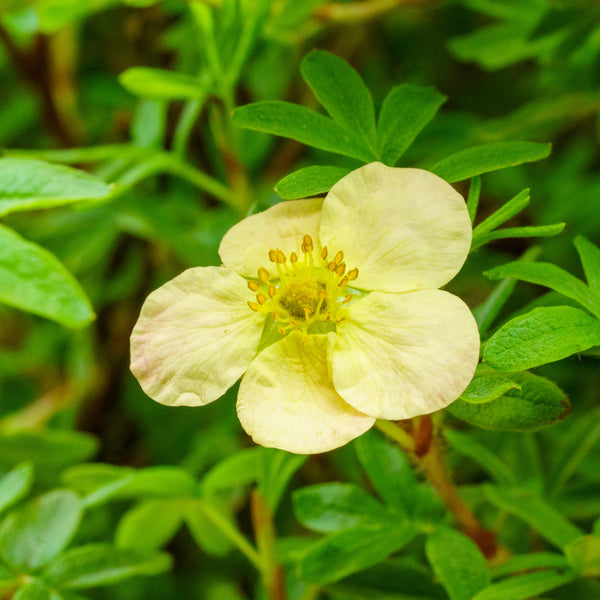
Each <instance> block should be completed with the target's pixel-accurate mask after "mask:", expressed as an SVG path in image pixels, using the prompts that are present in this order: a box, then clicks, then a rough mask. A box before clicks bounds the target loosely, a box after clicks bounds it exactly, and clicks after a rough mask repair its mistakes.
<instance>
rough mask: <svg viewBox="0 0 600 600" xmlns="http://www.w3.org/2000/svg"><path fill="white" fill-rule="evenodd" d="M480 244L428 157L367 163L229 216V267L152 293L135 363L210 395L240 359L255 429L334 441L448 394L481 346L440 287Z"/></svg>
mask: <svg viewBox="0 0 600 600" xmlns="http://www.w3.org/2000/svg"><path fill="white" fill-rule="evenodd" d="M470 244H471V224H470V220H469V216H468V213H467V209H466V206H465V202H464V200H463V198H462V197H461V196H460V194H458V192H456V191H455V190H454V189H453V188H452V187H451V186H450V185H449V184H448V183H446V182H445V181H443V180H442V179H440V178H439V177H437V176H436V175H433V174H432V173H429V172H427V171H423V170H420V169H400V168H393V167H387V166H385V165H383V164H381V163H372V164H368V165H365V166H363V167H361V168H359V169H357V170H356V171H353V172H352V173H350V174H349V175H347V176H346V177H344V178H343V179H341V180H340V181H339V182H338V183H337V184H335V185H334V186H333V188H332V189H331V191H330V192H329V193H328V194H327V196H326V197H325V199H322V198H313V199H307V200H294V201H288V202H282V203H281V204H277V205H275V206H273V207H272V208H270V209H268V210H266V211H265V212H263V213H260V214H256V215H252V216H250V217H248V218H246V219H244V220H243V221H241V222H239V223H238V224H236V225H234V226H233V227H232V228H231V229H230V230H229V231H228V232H227V233H226V234H225V236H224V238H223V240H222V242H221V245H220V247H219V255H220V257H221V259H222V261H223V266H220V267H197V268H192V269H188V270H187V271H184V272H183V273H181V274H180V275H179V276H177V277H175V278H174V279H173V280H171V281H169V282H168V283H166V284H165V285H163V286H162V287H160V288H159V289H157V290H155V291H154V292H153V293H151V294H150V296H149V297H148V299H147V300H146V302H145V303H144V306H143V307H142V311H141V314H140V317H139V320H138V322H137V324H136V325H135V328H134V330H133V333H132V336H131V357H132V359H131V370H132V372H133V373H134V375H135V376H136V377H137V379H138V380H139V382H140V384H141V386H142V388H143V389H144V391H145V392H146V393H147V394H148V395H149V396H150V397H152V398H153V399H154V400H156V401H158V402H161V403H162V404H168V405H171V406H183V405H185V406H200V405H204V404H208V403H209V402H212V401H214V400H216V399H217V398H219V397H220V396H221V395H222V394H223V393H224V392H225V391H226V390H227V389H228V388H229V387H231V386H232V385H233V384H234V383H235V382H236V381H237V380H238V379H239V378H240V377H241V376H242V375H243V377H242V380H241V383H240V387H239V393H238V400H237V411H238V416H239V419H240V422H241V424H242V426H243V427H244V429H245V430H246V431H247V432H248V433H249V434H250V435H251V436H252V438H253V439H254V441H255V442H257V443H258V444H262V445H263V446H269V447H276V448H280V449H283V450H288V451H290V452H295V453H316V452H324V451H327V450H331V449H333V448H337V447H339V446H342V445H344V444H345V443H347V442H348V441H350V440H352V439H354V438H355V437H358V436H359V435H361V434H362V433H364V432H365V431H367V430H368V429H369V428H370V427H371V426H372V425H373V423H374V422H375V419H394V420H398V419H408V418H411V417H415V416H418V415H422V414H428V413H431V412H433V411H436V410H439V409H441V408H444V407H445V406H447V405H448V404H449V403H450V402H452V401H454V400H455V399H456V398H458V396H459V395H460V394H461V393H462V391H463V390H464V389H465V387H466V386H467V384H468V383H469V381H470V380H471V378H472V376H473V373H474V371H475V367H476V365H477V361H478V356H479V334H478V330H477V325H476V323H475V320H474V319H473V316H472V314H471V312H470V311H469V309H468V307H467V306H466V304H465V303H464V302H463V301H462V300H460V299H459V298H458V297H456V296H454V295H452V294H450V293H448V292H446V291H443V290H439V289H437V288H439V287H440V286H442V285H444V284H446V283H447V282H448V281H450V279H452V278H453V277H454V275H456V273H457V272H458V271H459V269H460V268H461V267H462V265H463V263H464V261H465V259H466V257H467V254H468V252H469V248H470Z"/></svg>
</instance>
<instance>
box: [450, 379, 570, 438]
mask: <svg viewBox="0 0 600 600" xmlns="http://www.w3.org/2000/svg"><path fill="white" fill-rule="evenodd" d="M511 379H514V381H515V382H516V383H517V384H518V385H519V386H521V389H520V390H511V391H509V392H507V393H506V394H504V395H503V396H500V397H499V398H496V400H492V401H491V402H486V403H483V404H473V403H471V402H464V401H463V400H456V402H453V403H452V404H451V405H450V406H449V407H448V410H449V411H450V412H451V413H452V414H453V415H454V416H455V417H458V418H459V419H462V420H463V421H466V422H467V423H470V424H471V425H475V426H477V427H481V428H483V429H493V430H498V431H536V430H538V429H541V428H542V427H547V426H548V425H552V424H553V423H556V422H557V421H560V420H561V419H563V418H564V417H565V416H566V415H567V414H569V412H570V410H571V404H570V403H569V400H568V399H567V397H566V396H565V394H564V392H563V391H562V390H561V389H560V388H559V387H558V386H557V385H556V384H555V383H553V382H551V381H549V380H548V379H544V378H543V377H539V376H538V375H533V373H527V372H525V373H511Z"/></svg>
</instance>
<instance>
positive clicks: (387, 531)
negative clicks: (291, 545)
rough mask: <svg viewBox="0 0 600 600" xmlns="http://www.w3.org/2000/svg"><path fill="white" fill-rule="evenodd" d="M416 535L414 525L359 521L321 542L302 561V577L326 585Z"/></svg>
mask: <svg viewBox="0 0 600 600" xmlns="http://www.w3.org/2000/svg"><path fill="white" fill-rule="evenodd" d="M414 536H415V530H414V528H413V527H412V526H406V525H401V524H390V523H384V524H380V525H358V526H356V527H353V528H351V529H344V530H343V531H339V532H337V533H333V534H331V535H329V536H327V537H325V538H323V539H321V540H319V541H318V542H316V543H315V544H314V545H313V546H312V547H311V548H310V550H309V551H308V552H307V553H306V554H305V555H304V558H303V559H302V562H301V563H300V578H301V579H302V580H303V581H306V582H308V583H316V584H320V585H325V584H327V583H332V582H334V581H338V580H340V579H342V578H343V577H346V576H347V575H350V574H352V573H356V572H357V571H362V570H363V569H366V568H367V567H371V566H373V565H376V564H377V563H379V562H381V561H382V560H384V559H385V558H387V557H388V556H389V555H390V554H392V553H393V552H395V551H396V550H400V548H402V547H404V546H406V544H408V543H409V542H410V541H411V540H412V539H413V537H414Z"/></svg>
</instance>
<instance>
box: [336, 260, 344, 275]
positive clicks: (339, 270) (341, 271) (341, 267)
mask: <svg viewBox="0 0 600 600" xmlns="http://www.w3.org/2000/svg"><path fill="white" fill-rule="evenodd" d="M345 270H346V263H342V264H341V265H338V267H337V268H336V269H335V273H336V275H339V276H340V277H341V276H342V275H343V274H344V271H345Z"/></svg>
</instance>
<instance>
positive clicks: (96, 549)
mask: <svg viewBox="0 0 600 600" xmlns="http://www.w3.org/2000/svg"><path fill="white" fill-rule="evenodd" d="M170 567H171V557H170V556H169V555H168V554H165V553H164V552H160V553H153V554H140V553H139V552H135V551H134V550H131V549H127V548H116V547H114V546H111V545H110V544H88V545H86V546H79V547H77V548H72V549H71V550H67V551H66V552H65V553H63V554H61V555H60V556H59V557H57V558H56V559H55V560H53V561H52V562H51V563H50V564H49V565H47V567H46V568H45V569H44V578H45V579H46V580H47V581H49V582H51V583H52V584H53V585H55V586H57V587H60V588H63V589H86V588H90V587H96V586H100V585H112V584H114V583H116V582H118V581H123V580H124V579H129V578H130V577H133V576H135V575H146V576H147V575H157V574H159V573H163V572H164V571H168V570H169V568H170Z"/></svg>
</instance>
